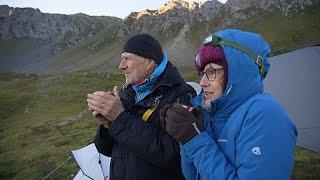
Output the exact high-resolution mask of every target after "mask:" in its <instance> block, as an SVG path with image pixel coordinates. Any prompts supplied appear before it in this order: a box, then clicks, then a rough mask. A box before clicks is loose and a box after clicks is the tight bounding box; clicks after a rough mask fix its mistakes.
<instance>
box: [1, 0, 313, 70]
mask: <svg viewBox="0 0 320 180" xmlns="http://www.w3.org/2000/svg"><path fill="white" fill-rule="evenodd" d="M318 5H319V1H318V0H306V1H303V2H302V1H299V0H292V1H288V0H271V1H268V0H229V1H227V2H226V3H225V4H222V3H220V2H218V1H217V0H212V1H206V2H203V3H196V2H185V1H182V0H170V1H168V2H167V3H165V4H164V5H163V6H162V7H160V8H159V9H156V10H150V9H146V10H143V11H140V12H132V13H130V14H129V15H128V16H127V17H126V18H124V19H123V20H122V19H120V18H116V17H109V16H88V15H85V14H82V13H80V14H75V15H61V14H48V13H41V11H40V10H39V9H32V8H11V7H9V6H7V5H4V6H0V55H1V54H2V57H5V60H0V71H18V72H36V73H46V72H49V73H54V72H70V71H76V70H82V69H98V70H101V71H108V70H111V69H113V68H115V67H116V65H117V63H118V60H119V54H117V53H120V52H121V46H122V43H123V42H124V41H125V40H126V39H127V38H128V37H129V36H131V35H133V34H137V33H149V34H152V35H154V36H155V37H157V39H159V40H160V42H161V43H162V44H163V47H164V49H165V51H166V53H168V54H169V55H170V57H172V59H171V61H173V62H174V63H175V64H177V65H187V64H190V62H191V61H192V58H193V56H194V54H193V52H195V50H196V48H197V47H198V46H199V45H200V41H201V39H202V38H203V37H204V36H206V35H207V34H208V33H211V32H213V31H216V30H220V29H224V28H242V29H244V30H247V29H248V30H251V31H256V32H259V31H261V30H259V23H260V24H261V23H263V21H266V20H265V16H270V14H277V15H278V16H279V17H281V18H283V19H285V18H291V17H293V16H296V14H298V15H301V14H302V15H303V13H304V11H305V9H306V8H308V7H318ZM311 9H312V8H311ZM251 21H256V22H257V23H258V25H255V24H250V25H248V23H247V22H251ZM314 21H315V22H319V20H317V19H315V20H314ZM290 23H291V22H290ZM311 23H314V22H311ZM249 26H253V27H249ZM312 26H314V27H313V29H314V30H313V31H315V32H316V33H317V31H318V30H319V27H318V26H319V25H312ZM262 31H263V30H262ZM272 31H276V30H272ZM290 31H295V30H290ZM303 31H305V30H304V29H303ZM263 33H266V35H267V37H268V36H269V34H268V33H267V32H264V31H263V32H262V34H263ZM297 33H300V32H297ZM303 33H305V32H303ZM278 36H279V35H278ZM23 39H31V40H30V41H32V42H33V43H34V40H32V39H36V40H37V41H39V43H40V44H45V46H43V47H38V48H36V49H35V50H34V51H35V53H28V52H27V51H21V49H19V48H16V47H18V45H14V44H15V43H16V44H17V43H18V42H19V41H23ZM27 41H28V40H25V43H26V44H27ZM272 41H274V40H272ZM10 43H11V45H10V47H8V46H9V45H8V44H10ZM272 44H276V42H271V45H272ZM1 47H2V48H1ZM24 48H27V47H24ZM41 48H43V50H42V49H41ZM5 49H9V51H5ZM37 51H39V52H37ZM44 52H45V53H44ZM77 52H78V53H77ZM15 54H21V55H20V56H19V57H17V56H16V55H15ZM75 57H77V58H75ZM21 62H23V63H21ZM26 67H28V68H26Z"/></svg>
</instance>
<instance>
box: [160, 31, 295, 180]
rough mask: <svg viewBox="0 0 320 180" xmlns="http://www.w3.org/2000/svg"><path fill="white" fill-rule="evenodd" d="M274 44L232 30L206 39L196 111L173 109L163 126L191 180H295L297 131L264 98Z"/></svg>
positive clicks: (166, 110) (199, 56)
mask: <svg viewBox="0 0 320 180" xmlns="http://www.w3.org/2000/svg"><path fill="white" fill-rule="evenodd" d="M269 52H270V48H269V45H268V44H267V43H266V42H265V41H264V40H263V39H262V38H261V37H260V36H259V35H257V34H255V33H250V32H243V31H239V30H233V29H228V30H224V31H220V32H217V33H214V34H212V35H210V36H208V37H207V38H206V39H205V41H204V43H203V46H202V47H201V48H200V49H199V50H198V51H197V53H196V57H195V69H196V70H197V72H198V73H199V77H200V85H201V86H202V88H203V91H202V93H200V94H199V95H198V96H197V97H196V98H195V99H193V100H192V105H193V107H192V108H190V107H187V106H185V105H181V104H173V105H171V106H168V107H166V108H164V109H163V110H162V112H161V114H162V115H161V116H162V122H165V123H163V126H164V127H165V129H166V131H167V132H168V133H169V134H170V135H172V136H173V137H174V138H175V139H176V140H177V141H179V142H180V145H181V152H180V154H181V162H182V170H183V173H184V176H185V177H186V179H246V180H247V179H290V177H291V172H292V169H293V164H294V152H295V144H296V136H297V133H296V128H295V125H294V124H293V122H292V120H291V119H290V118H289V116H288V114H287V113H286V112H285V110H284V109H283V108H282V107H281V105H279V104H278V103H277V102H276V101H275V100H274V99H273V98H272V97H271V95H269V94H267V93H265V92H264V88H263V79H264V77H265V76H266V74H267V72H268V70H269V67H270V65H269V62H268V54H269Z"/></svg>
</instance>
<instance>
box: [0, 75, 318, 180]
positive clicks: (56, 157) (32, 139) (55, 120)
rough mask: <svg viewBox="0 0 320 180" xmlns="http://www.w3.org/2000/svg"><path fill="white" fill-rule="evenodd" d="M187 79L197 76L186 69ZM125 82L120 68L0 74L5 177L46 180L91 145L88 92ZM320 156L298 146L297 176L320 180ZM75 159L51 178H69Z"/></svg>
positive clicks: (0, 166)
mask: <svg viewBox="0 0 320 180" xmlns="http://www.w3.org/2000/svg"><path fill="white" fill-rule="evenodd" d="M183 75H184V77H185V78H186V80H188V81H197V78H196V74H195V73H193V71H190V69H185V71H183ZM122 83H123V75H122V74H120V73H119V72H117V71H116V72H112V73H97V72H74V73H68V74H64V75H63V74H61V75H40V76H39V75H34V74H33V75H24V74H16V73H0V159H1V161H0V179H26V178H27V179H42V178H43V177H45V176H46V175H47V174H49V173H50V172H51V171H53V170H54V169H55V168H56V167H57V166H58V165H59V164H61V163H62V162H63V161H65V160H66V159H67V157H68V156H67V154H68V153H69V152H70V150H74V149H79V148H81V147H83V146H85V145H87V144H88V143H91V142H92V140H93V137H94V135H95V132H96V128H97V127H98V124H99V122H98V121H97V120H95V119H94V118H92V117H91V114H90V113H89V112H88V110H87V104H86V94H87V93H90V92H93V91H95V90H110V89H112V86H113V85H115V84H118V85H121V84H122ZM319 162H320V154H319V153H314V152H311V151H309V150H307V149H303V148H299V147H297V152H296V164H295V169H294V172H293V179H305V178H307V179H316V178H317V177H318V175H319V173H320V165H319V164H320V163H319ZM77 171H78V167H77V165H76V163H75V161H74V160H73V159H71V160H69V161H68V162H67V163H66V164H64V165H63V166H62V167H61V168H60V169H58V170H57V171H56V172H55V173H54V174H52V176H50V178H49V179H70V178H72V176H74V175H75V174H76V173H77Z"/></svg>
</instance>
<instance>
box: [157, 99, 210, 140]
mask: <svg viewBox="0 0 320 180" xmlns="http://www.w3.org/2000/svg"><path fill="white" fill-rule="evenodd" d="M160 122H161V125H162V126H163V127H164V128H165V130H166V131H167V132H168V133H169V134H170V135H171V136H172V137H174V138H175V139H176V140H177V141H179V142H180V143H182V144H184V143H186V142H187V141H189V140H190V139H192V138H193V137H194V136H196V135H198V134H200V133H201V132H202V131H203V130H204V121H203V113H202V111H201V110H200V109H195V108H189V107H187V106H184V105H181V104H178V103H175V104H173V105H168V106H165V107H164V108H163V109H162V110H161V111H160Z"/></svg>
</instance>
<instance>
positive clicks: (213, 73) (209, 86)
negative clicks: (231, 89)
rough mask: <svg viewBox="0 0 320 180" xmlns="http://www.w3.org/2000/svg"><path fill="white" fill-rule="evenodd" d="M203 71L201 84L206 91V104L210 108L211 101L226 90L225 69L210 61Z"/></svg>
mask: <svg viewBox="0 0 320 180" xmlns="http://www.w3.org/2000/svg"><path fill="white" fill-rule="evenodd" d="M203 73H204V75H203V76H202V77H200V78H201V80H200V85H201V86H202V88H203V91H204V102H205V106H206V107H208V108H209V107H210V106H211V101H213V100H215V99H218V98H219V97H220V96H221V95H222V93H223V91H224V86H225V85H224V69H223V68H222V66H220V65H218V64H214V63H210V64H207V65H206V66H205V68H204V71H203ZM208 78H209V79H208Z"/></svg>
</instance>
